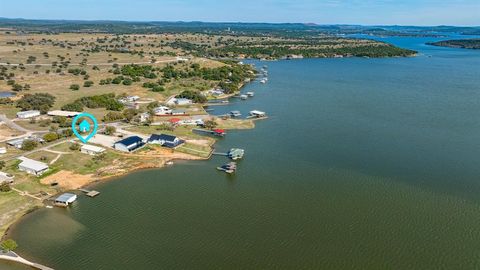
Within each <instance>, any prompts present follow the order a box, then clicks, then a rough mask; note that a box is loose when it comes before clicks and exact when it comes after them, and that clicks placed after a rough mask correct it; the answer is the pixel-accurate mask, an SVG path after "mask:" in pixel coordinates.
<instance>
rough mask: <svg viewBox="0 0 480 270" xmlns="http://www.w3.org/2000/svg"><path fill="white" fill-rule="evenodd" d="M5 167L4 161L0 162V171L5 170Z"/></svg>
mask: <svg viewBox="0 0 480 270" xmlns="http://www.w3.org/2000/svg"><path fill="white" fill-rule="evenodd" d="M5 166H6V163H5V161H3V160H0V170H1V169H3V168H5Z"/></svg>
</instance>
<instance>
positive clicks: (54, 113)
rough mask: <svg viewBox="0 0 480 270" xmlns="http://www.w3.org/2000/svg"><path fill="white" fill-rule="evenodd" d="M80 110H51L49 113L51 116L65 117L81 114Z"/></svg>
mask: <svg viewBox="0 0 480 270" xmlns="http://www.w3.org/2000/svg"><path fill="white" fill-rule="evenodd" d="M79 114H80V113H79V112H69V111H58V110H57V111H49V112H48V113H47V115H49V116H63V117H69V118H70V117H75V116H77V115H79Z"/></svg>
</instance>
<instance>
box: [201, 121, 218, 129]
mask: <svg viewBox="0 0 480 270" xmlns="http://www.w3.org/2000/svg"><path fill="white" fill-rule="evenodd" d="M204 126H205V128H208V129H214V128H216V127H217V126H218V123H217V122H215V120H214V119H208V120H206V121H205V122H204Z"/></svg>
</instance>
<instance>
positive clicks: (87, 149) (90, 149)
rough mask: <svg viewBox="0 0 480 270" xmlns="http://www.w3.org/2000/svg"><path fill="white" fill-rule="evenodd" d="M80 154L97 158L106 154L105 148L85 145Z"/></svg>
mask: <svg viewBox="0 0 480 270" xmlns="http://www.w3.org/2000/svg"><path fill="white" fill-rule="evenodd" d="M80 152H82V153H84V154H87V155H91V156H95V155H98V154H101V153H103V152H105V148H102V147H98V146H94V145H88V144H85V145H84V146H82V148H80Z"/></svg>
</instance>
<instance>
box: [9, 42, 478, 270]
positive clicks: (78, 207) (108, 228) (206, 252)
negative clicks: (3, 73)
mask: <svg viewBox="0 0 480 270" xmlns="http://www.w3.org/2000/svg"><path fill="white" fill-rule="evenodd" d="M429 40H432V39H424V38H389V39H387V41H390V42H393V43H395V44H398V45H400V46H403V47H408V48H413V49H416V50H420V52H421V54H420V56H418V57H415V58H391V59H359V58H355V59H316V60H299V61H278V62H267V63H261V62H257V66H262V65H264V64H267V65H268V66H269V74H270V75H269V78H270V81H269V83H268V84H266V85H261V84H259V83H254V84H251V85H249V86H247V87H246V88H245V91H255V93H256V95H255V97H254V98H252V99H249V100H248V101H240V100H233V104H232V105H230V106H228V107H215V111H214V112H213V114H222V113H225V112H228V111H230V110H240V111H241V112H243V113H244V114H246V113H248V111H249V110H252V109H259V110H264V111H266V112H268V114H269V115H270V118H269V119H268V120H267V121H261V122H258V123H257V127H256V129H254V130H248V131H235V132H230V133H229V134H228V136H227V137H226V138H225V139H223V140H221V141H220V142H219V143H218V144H217V150H218V151H222V150H227V149H229V148H230V147H241V148H244V149H246V157H245V159H244V160H243V161H241V162H240V164H239V171H238V173H237V175H235V176H231V177H229V176H226V175H224V174H222V173H220V172H217V171H216V170H215V167H216V166H218V165H220V164H222V163H223V162H225V161H226V160H225V159H224V158H222V157H214V158H213V159H212V160H210V161H204V162H185V163H177V164H176V165H175V166H174V167H171V168H165V169H160V170H148V171H141V172H136V173H134V174H131V175H128V176H125V177H122V179H120V180H117V181H112V182H108V183H104V184H101V185H99V186H97V187H96V189H98V190H99V191H101V192H102V194H101V195H100V196H99V197H97V198H95V199H89V198H85V196H81V197H80V199H79V201H77V203H76V204H75V205H74V206H73V207H71V208H70V209H42V210H40V211H36V212H34V213H33V214H30V215H29V216H27V217H26V218H25V219H24V220H23V221H22V222H21V223H20V224H19V225H18V226H17V227H15V229H14V230H13V231H12V237H13V238H14V239H16V240H17V241H18V243H19V245H20V248H19V253H21V254H22V255H25V257H27V258H30V259H33V260H35V261H38V262H41V263H44V264H46V265H49V266H51V267H54V268H55V269H71V270H73V269H116V270H117V269H440V268H442V269H478V268H480V226H479V224H480V122H479V120H480V52H479V51H470V50H460V49H448V48H438V47H430V46H426V45H423V43H424V42H425V41H429Z"/></svg>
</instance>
